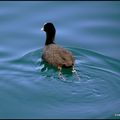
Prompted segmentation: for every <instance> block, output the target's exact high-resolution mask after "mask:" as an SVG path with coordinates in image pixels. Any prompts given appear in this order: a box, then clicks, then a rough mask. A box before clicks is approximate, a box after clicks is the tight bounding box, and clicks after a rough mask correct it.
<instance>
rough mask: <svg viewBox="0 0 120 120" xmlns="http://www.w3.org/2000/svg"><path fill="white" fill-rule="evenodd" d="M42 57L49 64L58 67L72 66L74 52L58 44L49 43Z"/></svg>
mask: <svg viewBox="0 0 120 120" xmlns="http://www.w3.org/2000/svg"><path fill="white" fill-rule="evenodd" d="M42 58H43V59H44V60H45V61H46V62H47V63H49V64H51V65H53V66H56V67H58V66H59V67H72V66H73V65H74V61H75V59H74V57H73V55H72V53H71V52H70V51H68V50H66V49H64V48H61V47H60V46H58V45H56V44H49V45H46V46H45V47H44V50H43V55H42Z"/></svg>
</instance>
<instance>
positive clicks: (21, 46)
mask: <svg viewBox="0 0 120 120" xmlns="http://www.w3.org/2000/svg"><path fill="white" fill-rule="evenodd" d="M47 21H50V22H53V23H54V25H55V26H56V29H57V35H56V43H57V44H59V45H60V46H63V47H65V48H66V49H68V50H70V51H71V52H73V54H74V56H75V58H76V61H75V68H76V70H77V72H78V75H79V76H80V80H79V81H78V79H77V78H76V77H75V75H74V74H71V72H70V71H69V70H66V69H64V70H63V74H64V77H65V78H66V81H62V80H60V79H59V77H58V71H57V70H56V69H54V68H52V67H51V66H47V67H45V64H44V63H43V62H42V60H41V54H42V49H43V47H44V43H45V33H43V32H42V31H40V28H41V27H42V26H43V24H44V23H45V22H47ZM0 26H1V27H0V28H1V29H0V118H115V119H116V118H120V117H119V116H120V54H119V51H120V2H100V1H99V2H92V1H91V2H84V1H82V2H43V1H41V2H25V1H23V2H22V1H21V2H20V1H17V2H0ZM116 114H118V116H116Z"/></svg>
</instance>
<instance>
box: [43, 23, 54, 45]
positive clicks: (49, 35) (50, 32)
mask: <svg viewBox="0 0 120 120" xmlns="http://www.w3.org/2000/svg"><path fill="white" fill-rule="evenodd" d="M41 30H42V31H45V32H46V43H45V45H48V44H53V43H54V42H53V41H54V38H55V33H56V30H55V27H54V25H53V24H52V23H45V24H44V26H43V28H41Z"/></svg>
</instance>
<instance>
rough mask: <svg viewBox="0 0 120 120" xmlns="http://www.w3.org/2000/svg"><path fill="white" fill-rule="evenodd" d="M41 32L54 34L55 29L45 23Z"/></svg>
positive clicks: (50, 24)
mask: <svg viewBox="0 0 120 120" xmlns="http://www.w3.org/2000/svg"><path fill="white" fill-rule="evenodd" d="M42 30H43V31H45V32H55V31H56V30H55V27H54V25H53V24H52V23H45V24H44V26H43V28H42Z"/></svg>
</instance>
